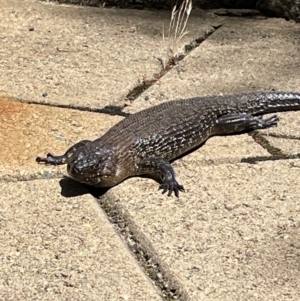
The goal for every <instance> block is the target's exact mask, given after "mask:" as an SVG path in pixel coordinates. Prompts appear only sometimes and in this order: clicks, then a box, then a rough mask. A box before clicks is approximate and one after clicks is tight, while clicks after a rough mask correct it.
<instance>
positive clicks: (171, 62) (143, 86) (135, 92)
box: [126, 24, 222, 101]
mask: <svg viewBox="0 0 300 301" xmlns="http://www.w3.org/2000/svg"><path fill="white" fill-rule="evenodd" d="M221 26H222V25H221V24H220V25H217V26H213V27H212V28H211V30H210V31H208V32H206V33H205V35H204V36H202V37H200V38H196V39H194V40H193V41H192V42H191V43H189V44H187V45H185V47H184V53H179V54H178V53H177V54H174V55H172V56H170V57H169V58H168V60H167V62H166V63H164V62H163V60H162V59H159V61H160V63H161V71H160V72H159V73H158V74H155V75H154V76H153V78H152V79H147V78H145V79H143V80H142V82H141V83H140V84H139V85H137V86H136V87H134V88H133V89H132V90H131V91H130V92H129V93H128V94H127V95H126V99H128V100H130V101H133V100H135V99H136V98H138V97H139V96H140V95H141V94H142V93H143V92H145V91H146V90H147V89H148V88H150V87H151V86H153V85H154V84H155V83H156V82H157V81H158V80H160V79H161V78H162V77H163V76H164V75H165V74H166V73H168V72H169V71H170V70H171V69H173V68H174V67H175V66H177V65H178V63H179V62H180V61H182V60H183V59H184V58H185V57H186V56H187V55H188V54H189V53H190V52H191V51H193V50H194V49H195V48H197V47H198V46H199V45H200V44H201V43H202V42H204V41H205V40H206V39H207V38H209V36H211V35H212V34H213V33H214V32H215V31H216V30H218V29H219V28H220V27H221Z"/></svg>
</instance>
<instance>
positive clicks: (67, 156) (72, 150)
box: [35, 140, 91, 165]
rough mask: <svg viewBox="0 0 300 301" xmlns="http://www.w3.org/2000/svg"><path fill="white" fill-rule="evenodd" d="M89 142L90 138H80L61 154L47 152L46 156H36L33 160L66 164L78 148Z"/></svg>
mask: <svg viewBox="0 0 300 301" xmlns="http://www.w3.org/2000/svg"><path fill="white" fill-rule="evenodd" d="M90 142H91V141H90V140H82V141H80V142H78V143H76V144H74V145H73V146H72V147H70V148H69V149H68V150H67V151H66V152H65V154H64V155H62V156H54V155H53V154H51V153H48V154H47V156H46V157H37V158H36V159H35V161H36V162H37V163H45V164H50V165H61V164H67V163H68V160H69V159H70V158H71V157H72V156H73V155H74V153H75V152H76V151H77V150H78V148H80V147H82V146H85V145H86V144H87V143H90Z"/></svg>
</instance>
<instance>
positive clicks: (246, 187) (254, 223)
mask: <svg viewBox="0 0 300 301" xmlns="http://www.w3.org/2000/svg"><path fill="white" fill-rule="evenodd" d="M184 160H185V159H183V161H184ZM299 162H300V161H299V160H294V161H293V160H291V161H282V162H278V161H276V162H261V163H258V164H256V165H252V164H232V165H230V164H229V165H228V164H220V165H212V166H201V163H199V162H198V163H199V164H197V161H195V162H193V163H192V162H189V164H184V165H179V166H177V175H178V179H180V183H182V184H183V185H184V186H185V189H186V193H182V194H181V196H180V198H179V199H177V198H175V197H169V198H168V197H167V196H165V195H161V194H160V193H159V192H158V191H157V187H158V185H157V183H155V182H151V181H149V180H146V179H130V180H128V181H127V182H125V183H124V184H121V185H119V186H118V187H115V188H113V189H112V190H111V191H110V193H111V194H113V195H111V198H110V201H111V200H112V199H113V198H114V199H115V206H116V207H117V208H118V210H119V211H120V212H122V215H124V216H127V219H128V221H129V224H130V225H131V229H134V230H133V231H134V232H135V233H134V234H135V236H136V237H138V239H139V240H140V241H141V242H142V243H143V244H144V245H145V246H148V247H147V249H148V250H152V254H151V255H152V256H154V257H155V258H157V260H158V262H159V263H160V265H161V267H163V269H164V270H165V273H166V275H168V276H169V277H171V278H173V279H175V281H177V283H179V286H180V287H181V288H182V289H184V290H185V291H186V292H187V294H188V296H189V298H190V300H195V301H196V300H204V301H206V300H214V301H215V300H230V301H231V300H299V298H300V284H299V277H298V276H299V268H300V266H299V259H300V251H299V250H300V245H299V235H300V205H299V193H300V189H299V183H298V179H299V175H300V171H299ZM149 246H150V247H149Z"/></svg>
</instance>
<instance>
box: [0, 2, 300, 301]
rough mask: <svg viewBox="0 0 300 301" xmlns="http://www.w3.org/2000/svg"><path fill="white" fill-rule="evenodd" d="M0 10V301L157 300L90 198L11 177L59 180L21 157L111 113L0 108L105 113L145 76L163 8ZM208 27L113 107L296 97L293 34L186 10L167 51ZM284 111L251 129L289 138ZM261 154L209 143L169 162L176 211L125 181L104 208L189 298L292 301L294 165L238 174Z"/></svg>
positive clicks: (230, 142)
mask: <svg viewBox="0 0 300 301" xmlns="http://www.w3.org/2000/svg"><path fill="white" fill-rule="evenodd" d="M2 8H3V11H2V18H1V20H0V29H1V33H0V39H1V41H2V48H1V50H0V55H1V60H0V67H1V70H2V72H3V74H4V75H5V76H2V77H1V79H0V86H1V90H0V96H2V98H1V100H0V143H1V145H2V147H1V149H0V180H2V182H1V183H0V189H1V191H2V194H1V197H0V232H1V235H0V236H1V238H3V239H0V254H1V255H0V259H1V269H0V278H1V279H2V280H3V281H2V282H1V283H0V286H1V287H0V299H4V300H21V299H22V300H24V299H34V298H35V299H36V300H81V299H82V298H83V299H87V300H160V297H159V295H158V293H157V292H156V291H155V289H154V288H153V285H152V284H151V283H150V282H149V281H148V280H147V278H146V277H145V276H144V273H143V271H142V270H141V269H140V267H139V266H138V265H137V263H136V262H135V261H134V259H133V258H132V257H131V255H130V253H129V251H128V250H127V248H126V247H125V246H124V244H123V243H122V241H121V240H120V239H119V238H118V237H117V236H116V234H115V232H114V230H113V228H112V227H111V226H110V225H109V224H108V223H107V220H106V218H105V216H104V215H103V213H102V211H101V210H99V208H98V207H97V205H96V204H95V203H94V201H93V200H92V198H91V197H90V196H87V195H84V196H82V193H83V192H82V191H81V195H80V196H78V197H76V198H66V197H63V196H61V193H60V190H59V189H60V188H59V184H61V183H59V180H58V179H55V180H39V181H38V180H35V181H30V182H19V183H11V182H10V181H13V180H14V181H17V180H19V181H20V180H30V179H36V178H50V177H53V176H61V175H62V174H65V173H66V168H65V166H62V167H61V168H60V167H50V166H43V165H37V164H36V163H35V160H34V159H35V157H36V156H37V155H44V154H46V153H47V152H49V151H51V152H54V153H63V152H64V151H65V150H66V149H67V148H68V147H69V146H70V145H72V144H73V143H75V142H77V141H79V140H80V139H95V138H96V137H99V136H100V135H101V134H103V133H104V132H105V131H106V130H107V129H108V128H109V127H111V126H112V125H113V124H115V123H116V122H118V121H119V120H121V119H122V117H112V116H107V115H104V114H98V113H89V112H80V111H77V110H66V109H59V108H53V107H47V106H39V105H28V104H21V103H17V102H12V101H11V99H6V98H5V97H8V96H12V97H13V98H19V99H22V100H28V101H37V102H47V103H50V104H60V105H62V104H63V105H70V106H72V105H73V106H76V105H79V106H87V107H103V106H105V105H108V104H116V103H117V101H119V100H123V99H124V97H125V96H126V94H127V93H128V91H129V90H130V89H132V87H134V86H135V85H136V84H137V83H138V82H142V81H143V80H144V78H147V79H149V77H150V78H151V77H153V76H154V75H155V73H156V72H159V71H160V68H161V65H160V62H159V60H158V59H157V58H158V57H161V56H162V55H164V54H163V53H164V51H165V49H164V47H165V46H166V45H165V44H164V43H163V42H162V34H161V33H162V23H163V22H164V23H165V25H168V22H169V18H170V13H169V12H148V11H133V10H113V9H112V10H105V9H96V8H87V7H75V6H58V5H52V4H44V3H40V2H35V1H32V0H25V1H21V2H20V1H17V0H6V1H4V3H3V6H2ZM158 20H159V21H158ZM220 20H222V22H223V26H222V27H221V28H220V29H218V30H217V31H216V32H215V33H214V34H213V35H212V36H210V38H208V39H207V40H206V41H205V42H204V43H202V44H201V46H200V47H198V48H196V49H195V50H194V51H192V52H191V53H190V54H189V55H188V56H187V57H186V58H185V59H184V60H183V61H181V62H180V63H179V64H178V65H177V66H176V67H175V68H174V69H173V70H171V71H170V72H169V73H168V74H166V75H165V76H163V77H162V78H161V79H160V80H159V81H158V82H157V84H155V85H153V86H152V87H151V88H150V89H148V90H147V91H146V92H144V93H143V94H142V95H141V96H140V97H139V98H138V99H136V100H135V101H134V102H133V103H132V105H130V106H128V107H127V108H126V110H125V111H127V112H130V113H133V112H136V111H139V110H141V109H144V108H146V107H150V106H152V105H154V104H157V103H160V102H162V101H166V100H170V99H174V98H186V97H191V96H197V95H210V94H220V93H234V92H245V91H252V90H270V89H272V88H275V89H277V90H295V91H298V90H299V87H300V68H298V67H299V66H300V57H299V52H300V40H299V27H298V25H295V24H294V23H293V22H286V21H284V20H278V19H267V20H252V19H247V18H233V19H220V18H215V19H214V18H213V17H210V16H209V15H207V14H203V13H202V12H201V11H198V12H196V15H194V16H193V17H191V18H190V22H189V23H190V24H189V27H188V31H189V34H188V35H187V36H185V38H184V39H183V41H182V44H185V43H187V42H190V41H191V40H193V39H195V38H199V37H201V36H203V35H204V32H205V30H206V29H207V28H208V29H209V28H211V25H212V24H213V23H215V22H217V23H218V22H220ZM30 26H32V27H34V30H33V31H29V27H30ZM44 92H47V96H45V97H43V96H42V94H43V93H44ZM146 99H148V100H146ZM118 104H120V103H118ZM299 114H300V113H284V114H280V117H281V121H280V125H279V127H278V128H274V129H269V130H267V131H264V133H266V134H268V133H269V134H278V135H279V134H280V135H289V134H290V135H291V134H292V133H293V135H294V136H297V137H298V136H299V135H298V133H299V130H300V129H299V122H298V121H297V120H298V119H299V116H300V115H299ZM266 137H267V139H268V140H269V141H270V142H271V144H272V143H273V144H274V146H276V147H279V148H280V149H282V150H283V151H284V152H291V153H297V152H298V151H297V149H299V148H298V147H297V145H296V142H297V140H293V141H292V142H291V140H288V139H283V138H273V137H271V136H266ZM294 141H295V143H294ZM297 143H298V142H297ZM268 156H269V153H268V152H267V151H266V150H265V149H263V148H262V147H261V146H260V145H258V144H257V143H255V142H254V141H253V139H252V138H251V137H249V136H248V135H241V136H235V137H214V138H212V139H210V140H209V141H207V143H206V144H205V145H204V146H203V147H202V148H201V149H199V150H197V151H195V152H193V153H191V154H190V155H188V156H186V157H184V158H183V159H180V160H177V161H176V162H174V163H173V166H174V167H175V169H176V172H177V177H178V181H179V182H180V183H182V184H183V185H184V186H185V188H186V193H182V194H181V196H180V199H179V200H178V199H176V198H175V197H172V198H167V197H166V196H165V195H161V194H160V193H159V192H158V191H157V187H158V186H157V183H155V182H152V181H151V180H147V179H140V178H139V179H130V180H127V181H125V182H124V183H122V184H121V185H119V186H117V187H115V188H113V189H111V190H110V191H109V192H108V193H107V194H106V198H107V200H108V201H109V202H112V203H114V204H115V206H116V207H117V209H118V212H119V214H121V215H123V216H124V217H126V219H127V220H128V223H129V228H130V231H132V232H133V233H134V235H135V236H136V237H137V238H138V239H139V241H140V242H141V243H142V244H143V245H144V246H145V251H146V253H147V254H150V255H154V256H153V258H155V260H156V261H157V262H158V263H159V264H160V265H161V267H162V268H163V271H164V273H165V275H164V276H165V277H166V278H167V279H168V281H170V282H172V281H175V283H176V284H177V285H178V286H179V290H180V291H184V292H187V294H188V297H189V299H190V300H204V301H205V300H214V301H215V300H268V301H269V300H279V301H281V300H299V297H300V287H299V281H298V278H299V277H298V274H299V273H298V272H299V268H300V267H299V257H300V253H299V248H300V246H299V243H298V241H299V239H298V238H299V235H300V230H299V229H300V207H299V204H298V203H299V202H298V195H299V189H298V183H297V179H298V176H299V166H300V163H299V162H300V161H299V160H289V161H287V160H286V161H276V162H272V161H270V162H261V163H259V164H256V165H251V164H245V163H244V164H237V163H238V162H241V161H243V160H244V159H251V158H255V157H268ZM244 161H245V160H244ZM246 161H247V160H246ZM229 163H231V164H229ZM62 186H63V185H62ZM62 188H63V187H62ZM76 188H77V185H74V183H73V184H70V186H68V187H67V189H68V190H69V192H71V191H73V190H76ZM78 188H79V185H78ZM81 189H82V187H81Z"/></svg>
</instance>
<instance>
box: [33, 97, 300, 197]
mask: <svg viewBox="0 0 300 301" xmlns="http://www.w3.org/2000/svg"><path fill="white" fill-rule="evenodd" d="M297 110H300V93H292V92H291V93H287V92H261V93H245V94H237V95H226V96H211V97H196V98H191V99H181V100H174V101H170V102H166V103H162V104H160V105H157V106H154V107H152V108H149V109H146V110H143V111H140V112H138V113H136V114H132V115H130V116H129V117H127V118H125V119H123V120H122V121H120V122H119V123H117V124H116V125H115V126H113V127H112V128H111V129H110V130H109V131H108V132H107V133H106V134H104V135H103V136H102V137H100V138H99V139H97V140H95V141H88V140H83V141H80V142H78V143H77V144H75V145H74V146H72V147H71V148H70V149H69V150H67V152H66V153H65V154H64V155H62V156H54V155H52V154H48V155H47V157H46V158H43V157H37V158H36V161H37V162H38V163H40V162H44V163H46V164H52V165H58V164H68V167H67V170H68V173H69V175H70V176H71V177H72V178H73V179H74V180H76V181H78V182H81V183H84V184H88V185H91V186H95V187H112V186H114V185H116V184H118V183H120V182H121V181H123V180H125V179H126V178H128V177H131V176H137V175H142V174H159V175H160V177H161V181H162V184H161V185H160V187H159V188H160V189H162V190H163V193H165V192H168V195H171V194H172V192H174V194H175V195H176V196H177V197H178V195H179V191H184V188H183V186H182V185H180V184H178V182H177V181H176V178H175V172H174V170H173V168H172V166H171V164H170V160H173V159H175V158H177V157H178V156H180V155H182V154H184V153H186V152H188V151H190V150H192V149H194V148H195V147H197V146H199V145H201V144H202V143H203V142H205V141H206V140H207V139H208V138H209V137H211V136H215V135H227V134H232V135H234V134H240V133H243V132H250V131H253V130H257V129H265V128H269V127H272V126H276V125H277V122H278V118H277V116H276V115H274V116H272V117H270V118H268V119H262V118H261V115H264V114H267V113H272V112H282V111H297Z"/></svg>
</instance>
